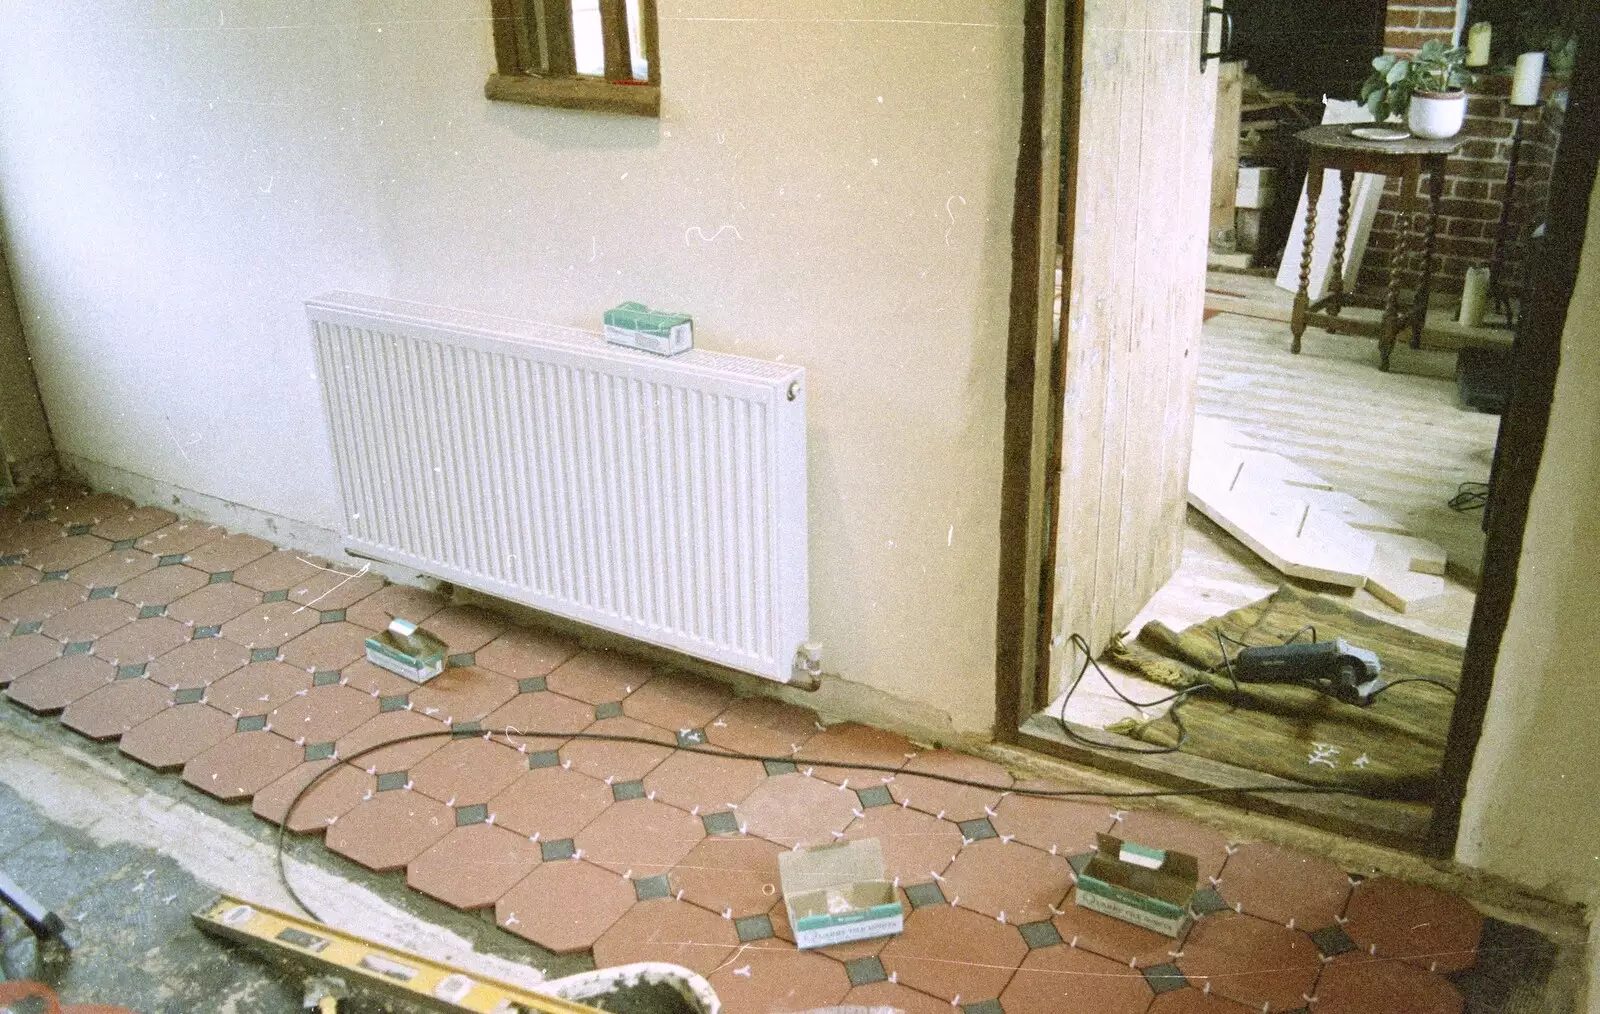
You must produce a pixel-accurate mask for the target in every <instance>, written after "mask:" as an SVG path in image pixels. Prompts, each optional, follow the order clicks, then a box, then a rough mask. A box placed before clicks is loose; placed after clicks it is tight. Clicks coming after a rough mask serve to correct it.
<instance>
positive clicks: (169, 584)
mask: <svg viewBox="0 0 1600 1014" xmlns="http://www.w3.org/2000/svg"><path fill="white" fill-rule="evenodd" d="M205 586H206V575H204V574H202V573H200V572H199V571H198V570H195V569H194V568H192V567H184V566H173V567H157V568H156V569H155V570H152V571H149V572H148V573H145V574H141V575H139V576H138V577H136V578H134V579H132V580H131V581H126V582H124V583H122V584H120V585H118V586H117V598H119V599H121V600H122V601H124V602H131V603H133V604H134V605H136V606H165V605H169V604H170V603H173V602H176V601H178V600H179V599H181V598H183V597H184V596H185V595H188V594H189V593H190V592H193V591H196V590H197V589H200V588H204V587H205ZM224 618H225V619H231V617H224Z"/></svg>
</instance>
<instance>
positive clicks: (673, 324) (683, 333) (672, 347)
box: [605, 303, 694, 356]
mask: <svg viewBox="0 0 1600 1014" xmlns="http://www.w3.org/2000/svg"><path fill="white" fill-rule="evenodd" d="M605 336H606V341H608V342H610V343H611V344H613V345H622V346H625V347H627V348H630V349H638V350H639V351H640V352H653V353H655V354H656V355H658V356H675V355H677V354H678V353H680V352H687V351H689V350H690V349H692V348H694V320H693V318H691V317H690V316H689V315H688V314H686V313H672V312H668V311H662V310H652V309H650V308H649V307H648V306H645V305H644V304H643V303H623V304H622V305H621V306H616V307H612V308H611V309H609V310H607V311H606V312H605Z"/></svg>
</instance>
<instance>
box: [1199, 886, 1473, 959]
mask: <svg viewBox="0 0 1600 1014" xmlns="http://www.w3.org/2000/svg"><path fill="white" fill-rule="evenodd" d="M1229 868H1230V869H1231V868H1232V864H1231V862H1230V864H1229ZM1345 914H1346V915H1347V916H1348V918H1349V920H1350V921H1349V923H1348V924H1346V926H1345V932H1347V933H1349V934H1350V938H1351V939H1352V940H1354V941H1355V942H1356V943H1357V944H1359V945H1360V946H1361V947H1362V949H1363V950H1365V949H1368V948H1370V947H1371V946H1372V945H1373V944H1376V945H1377V946H1378V957H1380V958H1399V959H1400V960H1402V961H1407V962H1410V963H1411V964H1413V965H1416V966H1418V967H1420V968H1437V970H1438V971H1440V972H1459V971H1462V970H1463V969H1467V968H1471V967H1472V966H1473V965H1474V964H1476V963H1477V948H1478V940H1479V938H1480V937H1481V936H1482V934H1483V916H1481V915H1479V914H1478V910H1477V909H1475V908H1473V907H1472V905H1471V904H1469V903H1468V902H1466V901H1464V900H1462V899H1460V898H1457V897H1454V896H1452V895H1448V894H1445V893H1444V892H1443V891H1438V890H1435V889H1434V888H1431V887H1424V886H1422V885H1420V884H1408V883H1406V882H1405V881H1403V880H1395V879H1393V878H1390V877H1377V878H1374V879H1372V880H1364V881H1362V882H1361V883H1360V884H1358V885H1357V886H1356V889H1355V892H1354V893H1353V894H1352V895H1351V897H1350V907H1349V909H1348V910H1347V911H1346V913H1345Z"/></svg>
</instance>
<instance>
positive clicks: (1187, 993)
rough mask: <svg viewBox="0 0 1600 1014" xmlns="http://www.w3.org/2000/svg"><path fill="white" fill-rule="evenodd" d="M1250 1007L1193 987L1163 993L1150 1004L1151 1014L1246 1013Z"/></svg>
mask: <svg viewBox="0 0 1600 1014" xmlns="http://www.w3.org/2000/svg"><path fill="white" fill-rule="evenodd" d="M1248 1009H1249V1008H1241V1007H1240V1006H1239V1005H1238V1004H1236V1003H1234V1002H1233V1001H1232V1000H1224V999H1223V998H1222V997H1220V996H1213V995H1211V994H1209V993H1202V992H1201V991H1200V990H1198V989H1195V988H1193V987H1186V988H1184V989H1175V990H1173V991H1172V992H1170V993H1162V994H1161V995H1160V996H1158V997H1156V998H1155V1001H1154V1002H1153V1003H1151V1004H1150V1014H1244V1012H1245V1011H1246V1010H1248Z"/></svg>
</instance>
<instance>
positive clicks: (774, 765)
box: [761, 760, 799, 775]
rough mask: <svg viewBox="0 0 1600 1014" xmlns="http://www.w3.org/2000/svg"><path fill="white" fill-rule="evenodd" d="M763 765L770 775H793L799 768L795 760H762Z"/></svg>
mask: <svg viewBox="0 0 1600 1014" xmlns="http://www.w3.org/2000/svg"><path fill="white" fill-rule="evenodd" d="M761 766H762V767H764V768H766V769H767V774H769V775H792V774H794V773H795V772H796V771H797V770H799V769H798V768H796V767H795V766H794V761H775V760H769V761H762V762H761Z"/></svg>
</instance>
